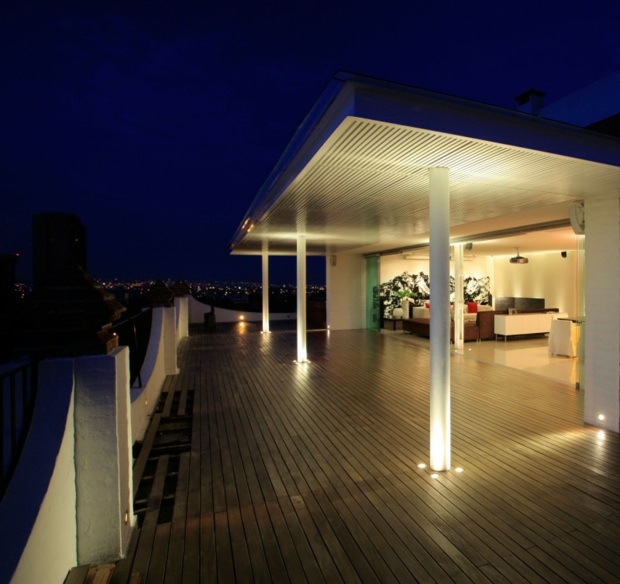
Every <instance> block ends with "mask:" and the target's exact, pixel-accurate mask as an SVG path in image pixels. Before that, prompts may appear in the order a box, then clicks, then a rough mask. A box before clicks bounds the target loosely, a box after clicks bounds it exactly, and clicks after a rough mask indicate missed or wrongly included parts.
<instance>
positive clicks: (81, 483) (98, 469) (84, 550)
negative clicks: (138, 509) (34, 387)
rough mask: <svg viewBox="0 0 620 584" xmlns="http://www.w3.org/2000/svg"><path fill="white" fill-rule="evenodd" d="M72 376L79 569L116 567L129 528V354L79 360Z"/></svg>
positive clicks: (125, 351) (118, 351) (123, 350)
mask: <svg viewBox="0 0 620 584" xmlns="http://www.w3.org/2000/svg"><path fill="white" fill-rule="evenodd" d="M74 374H75V470H76V481H75V482H76V492H77V498H76V507H77V509H76V518H77V556H78V558H77V559H78V564H89V563H105V562H111V561H116V560H118V559H120V558H122V557H123V555H124V554H125V551H126V550H127V546H128V544H129V538H130V535H131V530H132V526H133V523H134V516H133V470H132V451H131V446H132V443H133V438H132V432H131V414H130V410H131V404H130V400H129V349H128V348H127V347H119V348H117V349H114V351H112V352H111V353H110V354H108V355H94V356H88V357H78V358H77V359H75V362H74Z"/></svg>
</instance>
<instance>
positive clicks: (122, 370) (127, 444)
mask: <svg viewBox="0 0 620 584" xmlns="http://www.w3.org/2000/svg"><path fill="white" fill-rule="evenodd" d="M175 305H176V306H175V307H169V308H155V309H153V322H152V326H151V336H150V339H149V347H148V350H147V356H146V358H145V362H144V365H143V367H142V371H141V373H142V379H143V380H145V382H144V384H143V386H141V387H134V388H132V389H131V390H130V388H129V349H128V348H127V347H119V348H117V349H115V350H114V351H113V352H111V353H110V354H108V355H93V356H87V357H78V358H75V359H50V360H47V361H43V362H42V363H41V365H40V369H39V383H38V395H37V401H36V405H35V411H34V415H33V420H32V425H31V429H30V432H29V434H28V439H27V441H26V444H25V447H24V450H23V452H22V455H21V457H20V461H19V464H18V466H17V469H16V471H15V474H14V475H13V478H12V480H11V482H10V484H9V487H8V489H7V491H6V493H5V496H4V498H3V500H2V502H1V503H0V539H1V541H2V542H3V543H2V545H3V549H2V553H1V554H0V584H4V583H5V582H6V583H8V582H11V584H22V583H23V584H32V583H33V582H37V583H39V582H63V581H64V580H65V577H66V576H67V573H68V572H69V570H70V569H71V568H72V567H74V566H77V565H78V564H83V563H98V562H107V561H115V560H118V559H120V558H121V557H123V555H124V554H125V552H126V549H127V546H128V544H129V539H130V536H131V531H132V529H133V527H134V525H135V517H134V514H133V458H132V443H133V440H136V439H141V438H142V436H143V434H144V432H145V431H146V428H147V426H148V422H149V420H150V414H151V413H152V410H153V409H154V408H155V406H156V404H157V400H158V398H159V394H160V392H161V389H162V387H163V384H164V380H165V377H166V375H172V374H176V373H178V372H179V370H178V367H177V356H176V355H177V346H178V342H179V341H180V340H181V339H183V338H184V337H186V336H187V334H188V323H189V318H188V309H187V307H188V302H187V300H186V299H184V298H181V299H180V300H179V299H178V300H175ZM130 398H131V399H130ZM149 402H150V403H149Z"/></svg>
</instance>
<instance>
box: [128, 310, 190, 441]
mask: <svg viewBox="0 0 620 584" xmlns="http://www.w3.org/2000/svg"><path fill="white" fill-rule="evenodd" d="M178 372H179V369H178V367H177V317H176V308H175V307H174V306H172V307H157V308H153V317H152V322H151V335H150V337H149V345H148V349H147V352H146V356H145V358H144V363H143V364H142V368H141V370H140V379H141V380H142V385H137V384H134V387H132V388H131V427H132V429H133V439H134V440H137V441H140V440H142V438H144V434H145V433H146V430H147V428H148V425H149V421H150V419H151V415H152V413H153V411H154V409H155V407H156V406H157V400H158V399H159V394H160V393H161V389H162V387H163V385H164V381H165V379H166V375H176V374H177V373H178ZM136 383H137V382H136Z"/></svg>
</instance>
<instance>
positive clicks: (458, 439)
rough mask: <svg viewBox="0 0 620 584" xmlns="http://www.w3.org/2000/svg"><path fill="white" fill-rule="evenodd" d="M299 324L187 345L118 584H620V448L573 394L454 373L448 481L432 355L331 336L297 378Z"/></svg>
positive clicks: (474, 370)
mask: <svg viewBox="0 0 620 584" xmlns="http://www.w3.org/2000/svg"><path fill="white" fill-rule="evenodd" d="M287 324H288V323H283V324H282V325H277V326H274V327H273V328H274V329H275V330H273V332H272V333H271V334H261V333H260V330H259V328H258V326H257V325H255V324H252V323H236V324H230V325H219V326H218V330H217V332H215V333H213V332H212V333H208V332H205V331H203V330H202V328H194V329H192V330H191V334H190V337H189V338H188V339H186V340H185V341H183V343H182V346H181V350H180V355H179V366H180V369H181V373H180V374H179V375H176V376H170V377H168V378H167V380H166V383H165V385H164V389H163V392H164V393H163V395H162V402H161V406H160V408H159V413H158V414H156V415H155V417H154V420H153V426H152V427H151V430H150V431H149V433H148V434H147V439H146V440H145V449H146V448H149V446H150V445H149V444H147V442H149V440H150V438H152V439H153V446H152V448H150V453H151V456H150V459H149V460H147V457H146V456H145V453H146V452H147V450H145V451H144V452H143V453H142V456H140V457H139V459H138V463H137V464H136V474H138V475H142V476H143V480H142V483H141V485H140V484H136V491H137V497H136V509H137V510H140V509H142V510H141V511H140V515H141V517H142V521H141V528H140V529H139V530H136V532H135V533H134V539H133V542H132V545H131V550H130V551H131V554H130V556H129V557H128V558H127V559H125V560H122V561H121V562H120V563H119V564H117V565H116V567H115V569H114V567H113V566H111V567H110V568H109V569H110V572H112V569H114V573H113V574H112V575H111V582H113V583H114V582H130V581H137V580H131V578H132V574H133V577H134V578H137V574H139V575H140V577H141V581H142V582H148V583H154V582H162V583H163V582H174V583H180V582H183V583H189V582H226V583H230V582H295V583H297V582H312V583H315V582H321V581H326V582H329V583H330V584H331V583H333V582H347V584H348V583H350V582H364V583H367V582H470V581H471V582H492V583H493V584H497V583H501V582H510V583H511V584H514V583H518V582H528V583H532V582H617V581H618V574H620V473H619V469H620V437H619V436H618V435H617V434H614V433H611V432H606V431H601V430H599V429H596V428H592V427H586V426H584V425H583V424H582V423H581V421H580V420H581V419H582V411H581V410H582V394H581V393H580V392H579V391H575V389H574V387H571V386H570V385H567V384H562V383H559V382H556V381H553V380H550V379H545V378H543V377H540V376H535V375H531V374H528V373H522V372H519V371H516V370H514V369H509V368H506V367H502V366H498V365H493V364H489V363H483V362H480V361H477V360H474V359H470V358H464V357H462V356H453V357H452V361H451V376H452V421H453V432H452V463H453V469H452V470H451V471H449V472H444V473H439V474H438V475H437V476H434V475H433V474H432V472H431V471H429V470H428V468H424V467H422V465H424V464H428V451H429V446H428V441H429V427H428V425H429V414H428V411H429V402H428V387H429V380H428V377H429V352H428V349H426V348H425V347H423V346H419V345H416V344H412V343H410V342H407V341H406V339H405V338H404V336H403V335H389V334H377V333H372V332H368V331H362V330H352V331H337V332H331V333H329V332H327V331H313V332H310V333H308V354H309V359H310V363H308V364H304V365H301V366H298V365H296V364H295V363H294V362H293V360H294V359H295V357H296V346H295V331H294V330H286V328H285V327H286V326H287ZM278 326H279V327H281V328H278ZM158 424H159V432H156V428H157V427H158V426H157V425H158ZM149 436H150V438H149ZM142 467H143V468H144V472H142ZM457 467H459V468H460V469H462V472H457ZM86 572H87V568H86V567H84V568H81V572H80V570H75V571H74V572H73V573H72V574H71V575H70V576H69V579H68V580H67V582H77V581H80V582H82V581H84V579H85V576H86ZM91 575H92V569H91ZM71 578H73V580H71Z"/></svg>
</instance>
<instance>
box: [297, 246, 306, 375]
mask: <svg viewBox="0 0 620 584" xmlns="http://www.w3.org/2000/svg"><path fill="white" fill-rule="evenodd" d="M306 328H307V327H306V236H305V235H298V236H297V362H298V363H303V362H304V361H307V360H308V351H307V348H306Z"/></svg>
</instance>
